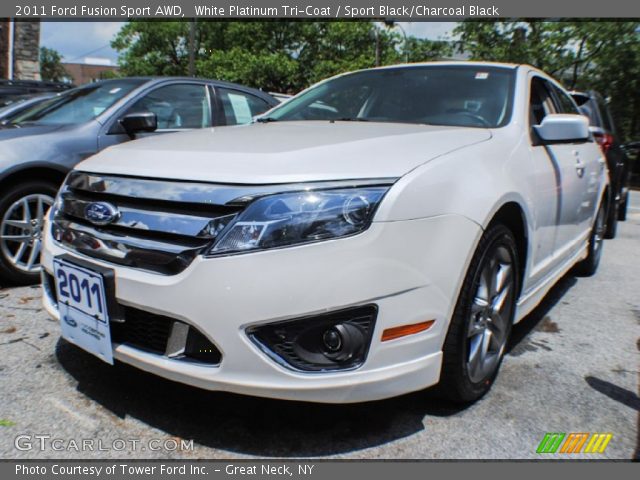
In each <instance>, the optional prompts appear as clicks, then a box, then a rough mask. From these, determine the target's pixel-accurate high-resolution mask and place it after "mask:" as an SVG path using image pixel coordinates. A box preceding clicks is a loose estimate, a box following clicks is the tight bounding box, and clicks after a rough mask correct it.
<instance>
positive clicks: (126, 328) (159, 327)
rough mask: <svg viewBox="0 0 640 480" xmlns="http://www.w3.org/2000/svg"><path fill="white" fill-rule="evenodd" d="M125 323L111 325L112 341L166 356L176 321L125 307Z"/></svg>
mask: <svg viewBox="0 0 640 480" xmlns="http://www.w3.org/2000/svg"><path fill="white" fill-rule="evenodd" d="M124 318H125V321H124V322H121V323H111V341H112V342H115V343H126V344H127V345H131V346H132V347H137V348H141V349H143V350H148V351H150V352H153V353H160V354H164V352H165V350H166V348H167V341H168V340H169V335H170V334H171V328H172V326H173V322H174V320H173V319H172V318H169V317H165V316H162V315H154V314H152V313H149V312H145V311H144V310H138V309H137V308H131V307H124Z"/></svg>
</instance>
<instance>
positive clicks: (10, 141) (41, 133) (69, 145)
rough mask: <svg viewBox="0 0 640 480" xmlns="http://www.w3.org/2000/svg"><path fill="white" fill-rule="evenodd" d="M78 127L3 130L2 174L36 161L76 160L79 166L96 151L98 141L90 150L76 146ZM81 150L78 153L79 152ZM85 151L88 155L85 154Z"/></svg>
mask: <svg viewBox="0 0 640 480" xmlns="http://www.w3.org/2000/svg"><path fill="white" fill-rule="evenodd" d="M77 136H78V126H76V125H28V126H23V127H13V126H5V127H2V128H0V172H1V171H3V170H5V169H6V168H10V167H11V166H15V165H17V164H24V163H25V162H34V161H52V160H53V161H55V160H56V159H60V158H66V157H68V158H71V159H75V162H73V163H71V164H70V165H69V168H71V167H72V166H73V164H75V163H78V162H79V161H80V160H82V159H83V158H86V157H87V156H88V155H89V154H91V153H94V152H95V151H96V144H97V140H96V139H95V138H94V139H93V142H92V143H91V142H90V143H91V144H90V145H89V146H88V147H87V146H85V145H84V143H81V144H80V145H79V146H78V145H76V144H77V141H76V137H77ZM78 149H79V151H76V150H78ZM84 152H86V153H84Z"/></svg>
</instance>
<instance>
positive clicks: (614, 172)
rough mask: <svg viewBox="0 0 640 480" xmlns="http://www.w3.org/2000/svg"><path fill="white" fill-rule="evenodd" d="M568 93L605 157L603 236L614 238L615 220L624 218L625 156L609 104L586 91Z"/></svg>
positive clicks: (626, 203)
mask: <svg viewBox="0 0 640 480" xmlns="http://www.w3.org/2000/svg"><path fill="white" fill-rule="evenodd" d="M571 96H572V97H573V99H574V100H575V101H576V103H577V104H578V108H580V111H581V112H582V113H583V114H584V115H586V116H587V117H589V125H590V129H591V133H592V134H593V137H594V139H595V140H596V141H597V142H598V144H599V145H600V148H602V151H603V152H604V154H605V156H606V159H607V166H608V168H609V177H610V180H611V201H610V202H609V211H608V214H607V230H606V232H605V238H615V236H616V231H617V226H618V221H624V220H626V218H627V205H628V202H629V187H628V185H629V174H630V168H629V163H630V162H629V158H628V157H627V155H626V154H625V152H624V150H623V149H622V145H621V144H620V139H619V138H618V135H617V133H616V129H615V124H614V123H613V118H612V117H611V113H610V112H609V107H608V106H607V103H606V101H605V99H604V98H603V97H602V95H600V94H599V93H598V92H596V91H593V90H590V91H587V92H572V93H571Z"/></svg>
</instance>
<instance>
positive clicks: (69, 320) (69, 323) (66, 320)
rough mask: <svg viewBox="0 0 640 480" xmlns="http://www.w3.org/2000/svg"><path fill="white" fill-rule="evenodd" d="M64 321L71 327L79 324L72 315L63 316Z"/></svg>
mask: <svg viewBox="0 0 640 480" xmlns="http://www.w3.org/2000/svg"><path fill="white" fill-rule="evenodd" d="M63 318H64V321H65V322H66V323H67V324H68V325H69V326H70V327H74V328H75V327H77V326H78V322H76V321H75V320H74V319H73V318H71V317H67V316H66V315H65V316H64V317H63Z"/></svg>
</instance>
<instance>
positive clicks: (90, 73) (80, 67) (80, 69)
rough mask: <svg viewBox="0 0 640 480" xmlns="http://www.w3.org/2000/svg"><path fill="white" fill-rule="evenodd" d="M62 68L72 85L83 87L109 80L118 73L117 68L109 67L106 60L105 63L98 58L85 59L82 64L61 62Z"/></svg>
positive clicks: (109, 63) (109, 64)
mask: <svg viewBox="0 0 640 480" xmlns="http://www.w3.org/2000/svg"><path fill="white" fill-rule="evenodd" d="M62 66H63V67H64V69H65V70H66V71H67V74H68V76H69V79H70V80H71V82H72V83H73V84H74V85H83V84H85V83H90V82H95V81H97V80H102V79H104V78H109V77H110V76H112V75H113V74H116V73H117V72H118V67H117V66H115V65H111V62H109V61H108V60H107V61H106V62H105V61H103V59H98V58H85V59H84V62H82V63H66V62H63V63H62Z"/></svg>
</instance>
